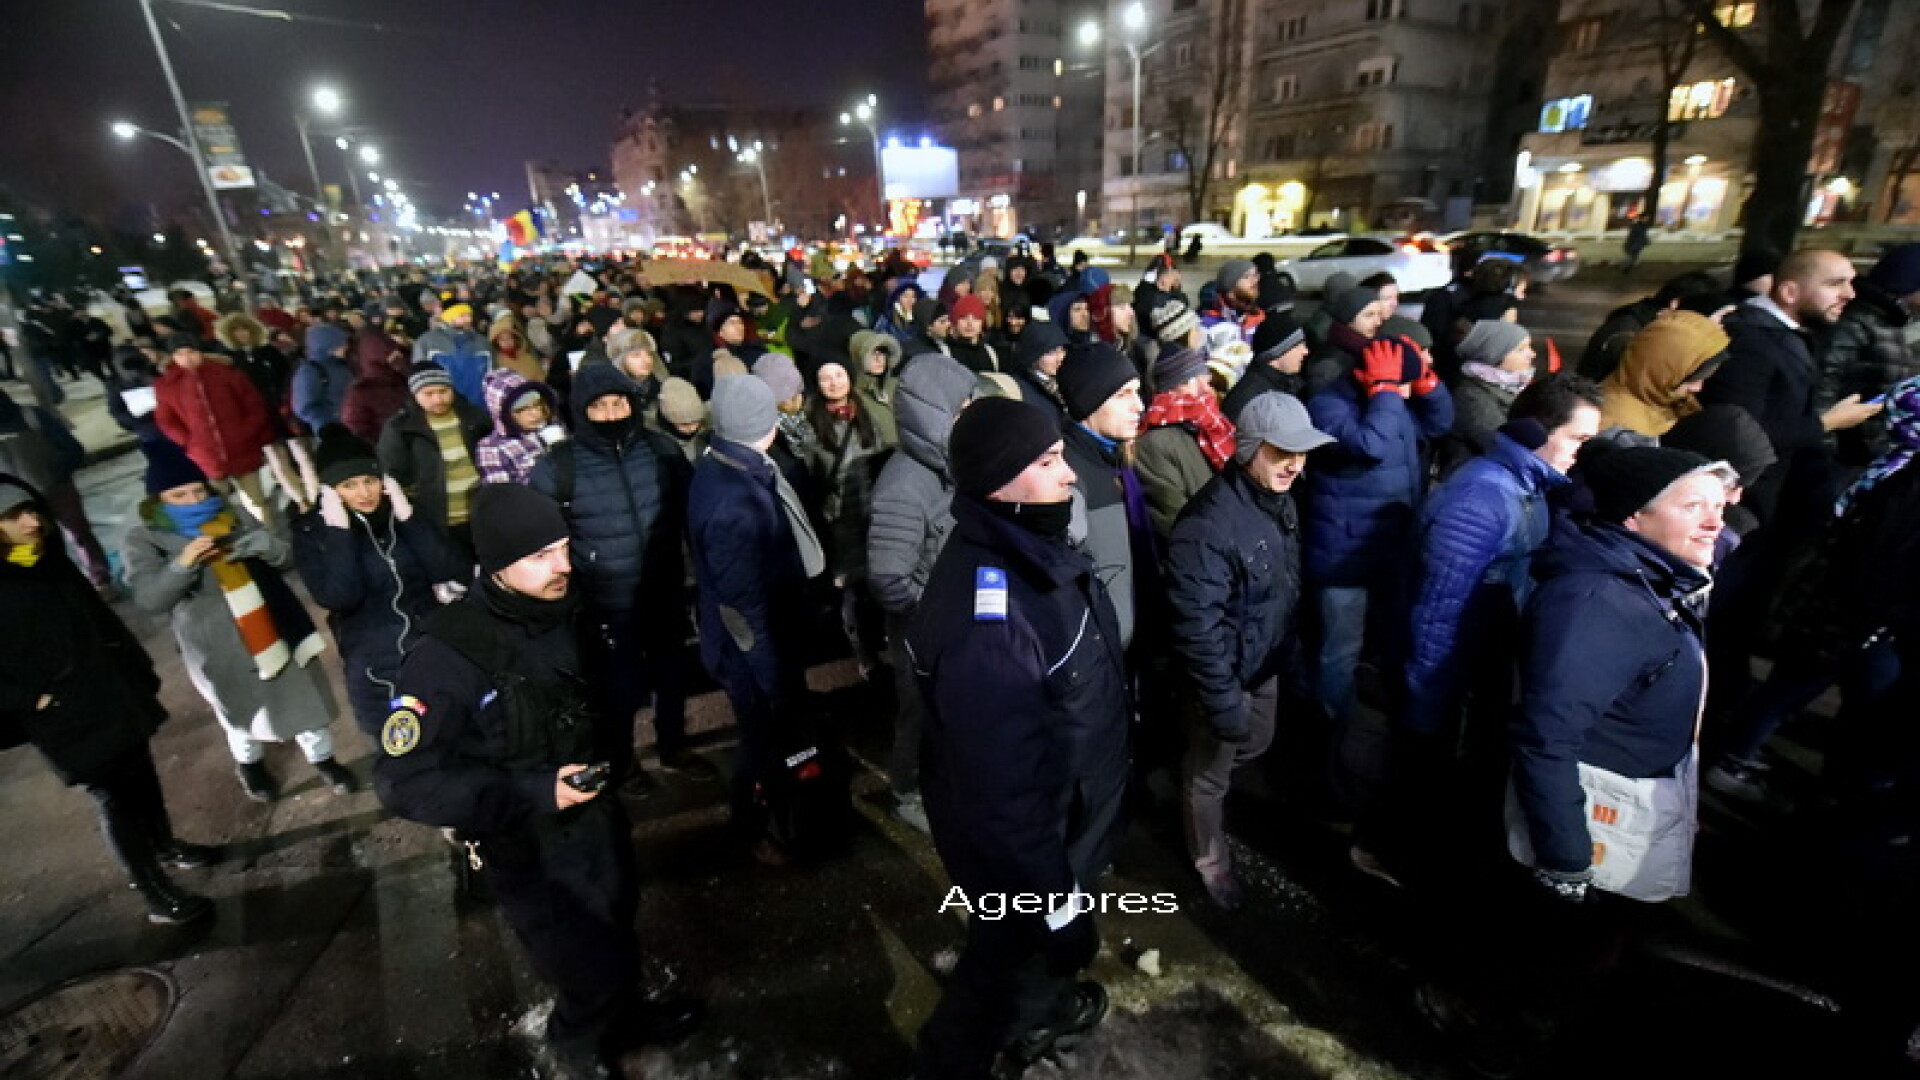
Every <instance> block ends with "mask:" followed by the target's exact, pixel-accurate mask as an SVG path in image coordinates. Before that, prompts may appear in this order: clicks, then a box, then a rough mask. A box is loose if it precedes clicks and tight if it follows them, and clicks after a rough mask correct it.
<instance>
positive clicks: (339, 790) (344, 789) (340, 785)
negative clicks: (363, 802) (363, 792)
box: [313, 757, 360, 795]
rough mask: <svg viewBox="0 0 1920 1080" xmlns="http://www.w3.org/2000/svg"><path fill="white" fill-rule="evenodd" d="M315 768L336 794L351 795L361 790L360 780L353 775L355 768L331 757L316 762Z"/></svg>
mask: <svg viewBox="0 0 1920 1080" xmlns="http://www.w3.org/2000/svg"><path fill="white" fill-rule="evenodd" d="M313 769H314V771H315V772H317V773H319V774H320V778H321V779H322V780H325V781H326V782H327V786H328V787H330V788H332V789H333V793H334V794H335V795H351V794H353V793H354V792H356V791H358V790H360V781H359V780H358V779H357V778H356V777H355V776H354V775H353V770H351V769H349V768H347V767H346V766H345V765H342V764H340V763H339V762H337V761H335V760H333V759H332V758H330V757H327V758H321V759H320V760H319V761H316V762H314V763H313Z"/></svg>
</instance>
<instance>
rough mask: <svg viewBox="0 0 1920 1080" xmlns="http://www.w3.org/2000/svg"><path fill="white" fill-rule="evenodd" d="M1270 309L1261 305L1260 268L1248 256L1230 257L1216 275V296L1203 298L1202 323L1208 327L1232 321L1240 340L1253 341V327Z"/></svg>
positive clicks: (1214, 285)
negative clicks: (1267, 309)
mask: <svg viewBox="0 0 1920 1080" xmlns="http://www.w3.org/2000/svg"><path fill="white" fill-rule="evenodd" d="M1265 317H1266V312H1264V311H1262V310H1261V308H1260V269H1259V267H1256V266H1254V265H1253V263H1251V262H1249V261H1247V260H1246V259H1228V260H1227V261H1226V262H1224V263H1222V264H1221V265H1220V272H1219V273H1218V274H1215V275H1214V278H1213V299H1211V300H1207V299H1205V298H1204V297H1203V298H1202V301H1201V304H1200V324H1201V325H1202V326H1205V327H1206V328H1207V329H1209V330H1211V329H1212V328H1214V327H1216V326H1219V325H1220V324H1221V323H1231V324H1233V325H1234V326H1235V327H1238V328H1239V330H1240V340H1242V341H1245V342H1247V343H1249V344H1251V343H1252V342H1253V331H1254V329H1255V328H1256V327H1258V326H1259V325H1260V320H1261V319H1263V318H1265Z"/></svg>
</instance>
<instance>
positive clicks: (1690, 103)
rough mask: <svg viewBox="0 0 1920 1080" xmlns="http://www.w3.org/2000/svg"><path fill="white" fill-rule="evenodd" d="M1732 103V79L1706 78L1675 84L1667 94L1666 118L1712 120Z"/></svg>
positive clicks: (1722, 113)
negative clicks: (1690, 82)
mask: <svg viewBox="0 0 1920 1080" xmlns="http://www.w3.org/2000/svg"><path fill="white" fill-rule="evenodd" d="M1732 103H1733V80H1732V79H1706V80H1703V81H1701V82H1697V83H1693V84H1691V85H1687V86H1676V87H1674V88H1673V92H1672V93H1671V94H1669V95H1668V96H1667V119H1668V120H1712V119H1715V118H1716V117H1719V116H1722V115H1724V114H1725V113H1726V111H1727V106H1728V105H1730V104H1732Z"/></svg>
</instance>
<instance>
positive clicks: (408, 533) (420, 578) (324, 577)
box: [293, 504, 473, 682]
mask: <svg viewBox="0 0 1920 1080" xmlns="http://www.w3.org/2000/svg"><path fill="white" fill-rule="evenodd" d="M347 520H348V527H347V528H345V529H335V528H332V527H330V526H328V525H327V524H326V523H325V522H323V521H321V520H320V511H318V510H313V511H309V512H308V513H305V514H302V515H300V516H299V517H297V518H295V519H294V520H293V559H294V564H295V565H296V566H298V567H299V569H300V580H301V581H304V582H306V585H307V592H308V593H310V594H312V596H313V599H314V602H315V603H317V604H319V605H320V606H321V607H323V608H326V609H327V626H328V628H329V629H331V630H332V631H333V639H334V641H335V642H336V643H338V644H339V646H340V656H341V659H342V660H344V661H345V663H346V673H347V679H348V681H349V682H352V681H353V680H356V679H362V678H367V677H368V676H369V673H370V674H371V675H372V676H373V677H375V678H378V679H383V680H389V681H390V680H392V678H393V676H394V673H395V672H397V671H399V669H400V660H401V657H402V656H403V655H404V654H405V653H406V651H407V650H408V649H410V648H412V647H413V644H414V642H416V641H418V640H419V638H420V633H421V631H422V630H423V629H424V627H425V625H426V618H427V616H429V615H431V614H433V612H434V611H436V610H438V608H439V604H438V603H437V602H436V601H435V600H434V596H433V586H434V585H435V584H436V583H438V582H442V581H454V582H459V583H460V584H462V585H464V584H466V583H467V582H468V581H470V580H471V579H472V577H473V566H472V565H471V564H470V563H468V562H467V560H466V559H465V558H464V557H463V556H461V555H460V553H459V552H457V551H456V550H454V547H453V545H452V544H451V543H450V542H449V541H448V540H447V537H446V534H444V533H443V532H441V531H440V529H439V527H438V526H435V525H434V524H433V523H432V522H430V521H428V520H427V519H426V517H425V516H424V515H422V514H421V513H419V512H417V511H416V512H415V513H414V514H413V515H412V516H411V517H409V518H408V519H407V520H405V521H396V520H394V516H393V512H392V509H391V507H389V506H387V505H384V504H383V505H382V506H381V507H380V508H379V509H378V510H376V511H375V512H374V513H373V514H371V515H361V514H356V513H353V512H351V511H349V512H348V514H347Z"/></svg>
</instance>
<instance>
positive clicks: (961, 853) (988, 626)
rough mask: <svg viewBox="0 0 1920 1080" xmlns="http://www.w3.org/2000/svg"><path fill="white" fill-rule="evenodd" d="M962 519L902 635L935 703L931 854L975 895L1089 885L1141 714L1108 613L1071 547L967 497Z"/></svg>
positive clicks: (1109, 841) (1083, 560)
mask: <svg viewBox="0 0 1920 1080" xmlns="http://www.w3.org/2000/svg"><path fill="white" fill-rule="evenodd" d="M953 514H954V520H955V527H954V533H953V536H952V537H951V538H950V539H949V540H948V542H947V546H946V548H945V549H944V550H942V551H941V552H940V557H939V559H938V560H936V561H935V563H934V567H933V577H932V579H931V580H929V581H928V582H927V589H926V592H925V593H923V594H922V595H921V598H920V609H919V611H918V613H917V615H916V617H915V620H914V625H913V628H912V630H911V631H910V632H909V633H908V637H907V641H908V648H909V651H910V652H911V654H912V657H913V664H914V673H915V675H916V676H918V678H919V680H920V686H921V690H922V692H923V694H924V695H925V699H926V702H927V711H928V717H927V726H926V734H925V742H924V744H923V746H924V754H925V762H924V765H923V770H924V771H923V774H922V777H921V790H922V792H923V794H924V795H925V798H926V805H927V818H928V820H929V821H931V822H932V825H933V841H934V846H935V847H936V848H937V849H938V850H939V852H940V859H941V861H942V862H943V863H945V864H946V868H947V872H948V873H949V874H950V875H951V876H952V878H953V881H954V883H955V884H956V885H959V886H960V887H961V888H963V889H965V890H967V892H968V893H969V894H970V895H971V894H976V893H980V892H1006V893H1018V892H1031V893H1038V894H1040V895H1042V896H1044V895H1046V894H1048V893H1059V894H1065V893H1067V892H1069V891H1071V890H1072V888H1073V886H1074V885H1076V884H1078V885H1079V886H1080V887H1081V888H1082V889H1090V888H1092V887H1093V885H1094V877H1095V875H1097V874H1098V873H1099V872H1100V870H1101V869H1102V868H1103V867H1104V866H1105V865H1106V862H1107V859H1108V857H1109V855H1110V854H1111V850H1112V845H1113V843H1114V841H1115V839H1116V837H1117V835H1118V832H1119V827H1118V823H1119V816H1120V801H1121V797H1122V796H1123V795H1124V794H1125V790H1126V774H1127V722H1128V716H1129V715H1130V713H1131V709H1130V705H1129V701H1128V696H1127V677H1126V662H1125V657H1124V655H1123V652H1122V650H1121V647H1120V641H1119V638H1118V633H1119V628H1118V625H1117V622H1116V620H1115V618H1114V614H1113V605H1112V604H1110V603H1108V602H1107V596H1106V590H1105V588H1104V587H1102V586H1101V584H1100V582H1099V578H1098V576H1097V575H1096V574H1095V573H1094V569H1093V564H1092V563H1091V562H1090V561H1089V560H1088V559H1087V557H1086V556H1084V555H1082V554H1080V553H1079V552H1077V551H1074V550H1073V549H1071V548H1069V547H1068V546H1067V545H1066V544H1065V543H1064V542H1062V541H1049V540H1045V539H1042V538H1041V537H1039V536H1036V535H1034V534H1033V533H1031V532H1028V531H1027V530H1025V529H1022V528H1020V527H1018V526H1016V525H1013V524H1011V523H1009V522H1007V521H1004V520H1002V519H1000V518H998V517H996V516H994V514H993V513H992V512H991V511H990V510H988V509H987V508H986V506H985V505H984V504H983V503H981V502H979V501H977V500H974V499H971V498H968V497H965V496H959V497H956V498H955V499H954V502H953ZM1001 599H1003V600H1004V604H1005V606H1004V609H1002V608H1001V607H1000V605H999V600H1001ZM1002 610H1004V613H1005V618H999V617H997V615H998V613H999V612H1001V611H1002ZM1036 925H1037V923H1036Z"/></svg>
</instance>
